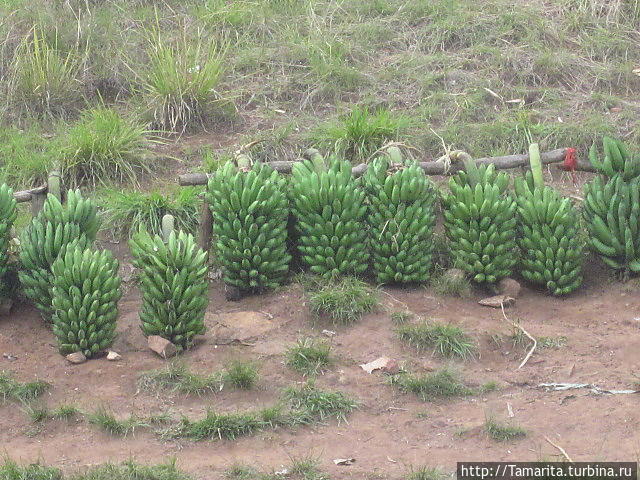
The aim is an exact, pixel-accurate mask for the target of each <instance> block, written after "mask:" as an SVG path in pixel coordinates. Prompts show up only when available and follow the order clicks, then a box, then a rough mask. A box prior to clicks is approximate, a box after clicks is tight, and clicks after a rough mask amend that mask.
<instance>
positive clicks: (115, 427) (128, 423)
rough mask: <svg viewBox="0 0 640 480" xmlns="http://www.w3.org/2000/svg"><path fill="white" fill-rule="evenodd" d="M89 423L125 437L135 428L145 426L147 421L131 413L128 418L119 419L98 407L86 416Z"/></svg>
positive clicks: (147, 424)
mask: <svg viewBox="0 0 640 480" xmlns="http://www.w3.org/2000/svg"><path fill="white" fill-rule="evenodd" d="M87 420H88V421H89V423H90V424H92V425H96V426H98V427H100V428H101V429H102V430H104V431H105V432H107V433H108V434H110V435H113V436H116V437H126V436H127V435H130V434H133V433H134V432H135V430H136V429H139V428H145V427H148V426H149V423H148V422H147V421H146V420H145V419H143V418H140V417H137V416H135V415H131V416H129V417H128V418H125V419H122V420H119V419H117V418H116V417H115V416H114V415H113V414H112V413H111V412H109V411H107V410H106V409H105V408H99V409H98V410H96V411H95V412H93V413H91V414H89V415H88V416H87Z"/></svg>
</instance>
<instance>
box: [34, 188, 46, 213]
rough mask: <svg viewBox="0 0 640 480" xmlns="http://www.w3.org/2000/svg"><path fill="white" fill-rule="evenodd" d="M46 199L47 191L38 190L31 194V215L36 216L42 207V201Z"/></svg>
mask: <svg viewBox="0 0 640 480" xmlns="http://www.w3.org/2000/svg"><path fill="white" fill-rule="evenodd" d="M46 199H47V191H46V190H45V191H44V192H39V193H35V194H32V195H31V215H32V216H33V217H37V216H38V214H39V213H40V210H42V207H44V201H45V200H46Z"/></svg>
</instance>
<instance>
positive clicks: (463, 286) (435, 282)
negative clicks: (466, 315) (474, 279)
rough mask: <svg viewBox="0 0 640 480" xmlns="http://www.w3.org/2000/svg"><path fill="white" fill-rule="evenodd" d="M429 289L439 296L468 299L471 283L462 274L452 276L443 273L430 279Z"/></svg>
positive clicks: (451, 274) (447, 272)
mask: <svg viewBox="0 0 640 480" xmlns="http://www.w3.org/2000/svg"><path fill="white" fill-rule="evenodd" d="M431 288H433V291H434V292H435V293H436V294H438V295H441V296H447V297H460V298H468V297H469V296H471V282H470V281H469V279H468V278H467V277H466V276H465V275H464V274H461V275H460V274H453V273H451V271H444V272H442V273H441V274H439V275H434V276H433V277H432V279H431Z"/></svg>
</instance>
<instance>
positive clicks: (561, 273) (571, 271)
mask: <svg viewBox="0 0 640 480" xmlns="http://www.w3.org/2000/svg"><path fill="white" fill-rule="evenodd" d="M515 191H516V202H517V204H518V217H519V230H520V231H519V235H518V245H519V246H520V251H521V255H522V259H521V273H522V276H523V277H524V278H526V279H527V280H529V281H531V282H533V283H537V284H540V285H545V286H546V287H547V289H548V290H549V291H550V292H551V293H553V294H554V295H566V294H568V293H571V292H572V291H574V290H575V289H576V288H578V287H579V286H580V285H581V284H582V250H583V242H582V241H581V240H580V236H579V235H578V233H579V232H578V231H579V216H578V213H577V211H576V209H575V208H574V207H573V204H572V203H571V200H569V199H568V198H562V197H561V196H560V195H559V194H558V192H556V191H555V190H554V189H552V188H551V187H546V186H542V188H535V187H534V182H533V176H532V174H531V172H530V171H529V172H527V174H526V177H525V178H518V179H516V181H515Z"/></svg>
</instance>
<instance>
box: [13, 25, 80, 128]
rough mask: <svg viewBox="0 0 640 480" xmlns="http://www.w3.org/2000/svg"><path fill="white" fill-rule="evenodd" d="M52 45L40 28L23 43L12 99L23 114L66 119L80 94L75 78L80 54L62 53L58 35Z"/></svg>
mask: <svg viewBox="0 0 640 480" xmlns="http://www.w3.org/2000/svg"><path fill="white" fill-rule="evenodd" d="M55 38H56V39H55V40H54V42H53V44H50V43H49V42H48V41H47V40H46V38H45V35H44V32H43V31H42V30H41V29H40V28H39V27H37V26H36V27H34V28H33V29H32V30H31V31H30V32H29V34H28V35H27V36H26V37H25V38H24V39H23V40H22V42H20V45H19V46H18V48H17V50H16V53H15V56H14V61H13V64H12V68H11V77H10V86H9V90H10V93H11V95H10V98H11V99H12V100H13V101H14V102H15V103H16V106H17V107H18V108H19V109H20V110H23V111H26V112H28V113H32V114H36V115H45V116H63V115H64V114H65V113H66V112H67V111H68V110H69V108H70V106H72V105H73V104H74V103H75V102H77V101H79V100H80V98H81V94H80V93H79V91H80V89H79V88H78V87H79V85H78V81H77V78H76V75H77V72H78V69H79V63H80V62H79V52H78V51H76V50H71V51H68V52H67V53H62V52H60V51H59V50H58V48H57V36H56V37H55Z"/></svg>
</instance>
